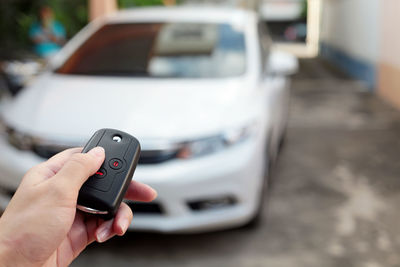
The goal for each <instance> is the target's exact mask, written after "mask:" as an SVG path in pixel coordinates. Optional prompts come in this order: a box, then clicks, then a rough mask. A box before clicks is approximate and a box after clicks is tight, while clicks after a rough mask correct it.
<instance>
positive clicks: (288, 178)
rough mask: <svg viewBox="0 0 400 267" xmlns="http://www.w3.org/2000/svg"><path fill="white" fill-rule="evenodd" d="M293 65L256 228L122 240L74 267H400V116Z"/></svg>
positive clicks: (314, 67) (324, 72)
mask: <svg viewBox="0 0 400 267" xmlns="http://www.w3.org/2000/svg"><path fill="white" fill-rule="evenodd" d="M301 65H302V70H301V72H300V73H299V74H298V75H297V76H296V77H295V80H294V88H293V98H292V109H291V121H290V124H289V129H288V133H287V139H286V143H285V145H284V147H283V150H282V153H281V155H280V157H279V160H278V162H277V164H276V166H275V169H274V171H273V183H272V187H271V188H270V196H269V198H268V199H267V200H266V202H267V203H266V205H265V206H264V213H263V221H262V224H261V225H260V226H259V227H258V228H255V229H237V230H229V231H224V232H216V233H208V234H199V235H160V234H148V233H130V234H128V235H126V236H125V237H123V238H114V239H112V240H111V241H109V242H107V243H106V244H101V245H99V244H94V245H92V246H90V247H89V248H88V249H87V250H86V251H85V252H84V253H83V254H82V255H81V256H80V257H79V258H78V260H77V261H76V262H75V263H74V264H73V266H90V265H91V266H114V267H117V266H146V267H151V266H163V267H167V266H193V267H194V266H273V267H289V266H290V267H299V266H304V267H306V266H307V267H312V266H315V267H321V266H341V267H344V266H360V267H380V266H382V267H383V266H400V212H399V207H400V193H399V192H400V161H399V159H400V113H399V112H397V111H395V110H394V109H391V108H390V107H389V106H388V105H386V104H384V103H382V102H381V101H380V100H378V99H377V98H376V97H374V96H373V95H371V94H369V93H367V92H366V90H367V89H366V88H365V87H364V86H363V85H362V84H361V83H359V82H356V81H353V80H351V79H348V78H347V77H345V76H343V75H342V74H340V73H338V72H337V71H335V70H333V69H332V68H331V67H329V66H327V65H325V64H324V63H323V62H321V61H318V60H310V61H302V63H301Z"/></svg>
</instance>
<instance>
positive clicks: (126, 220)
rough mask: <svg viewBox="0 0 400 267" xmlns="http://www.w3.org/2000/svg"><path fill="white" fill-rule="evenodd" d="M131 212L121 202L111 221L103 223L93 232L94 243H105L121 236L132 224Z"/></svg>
mask: <svg viewBox="0 0 400 267" xmlns="http://www.w3.org/2000/svg"><path fill="white" fill-rule="evenodd" d="M132 218H133V214H132V210H131V209H130V208H129V207H128V205H126V203H124V202H122V203H121V206H120V207H119V209H118V212H117V214H116V215H115V218H114V219H113V220H108V221H105V222H103V223H102V224H101V225H100V226H99V228H97V230H96V232H95V237H96V241H97V242H99V243H102V242H105V241H107V240H108V239H110V238H112V237H113V236H115V235H119V236H122V235H124V234H125V233H126V231H127V230H128V227H129V225H130V224H131V222H132Z"/></svg>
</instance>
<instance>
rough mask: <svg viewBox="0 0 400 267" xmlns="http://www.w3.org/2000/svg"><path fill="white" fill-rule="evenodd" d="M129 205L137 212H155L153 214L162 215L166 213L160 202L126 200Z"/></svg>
mask: <svg viewBox="0 0 400 267" xmlns="http://www.w3.org/2000/svg"><path fill="white" fill-rule="evenodd" d="M126 204H128V206H129V207H130V208H131V209H132V211H133V212H134V213H135V214H153V215H156V214H158V215H162V214H163V213H164V211H163V209H162V207H161V205H160V204H158V203H155V202H151V203H141V202H132V201H128V202H126Z"/></svg>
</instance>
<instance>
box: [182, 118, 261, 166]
mask: <svg viewBox="0 0 400 267" xmlns="http://www.w3.org/2000/svg"><path fill="white" fill-rule="evenodd" d="M254 132H255V123H252V124H250V125H247V126H246V127H240V128H235V129H230V130H228V131H226V132H224V133H222V134H219V135H215V136H211V137H208V138H202V139H198V140H194V141H190V142H185V143H183V144H182V147H181V149H180V150H179V152H178V154H177V157H178V158H181V159H188V158H193V157H198V156H204V155H207V154H211V153H215V152H217V151H220V150H222V149H225V148H227V147H230V146H233V145H235V144H238V143H241V142H243V141H245V140H246V139H248V138H249V137H250V136H252V135H253V134H254Z"/></svg>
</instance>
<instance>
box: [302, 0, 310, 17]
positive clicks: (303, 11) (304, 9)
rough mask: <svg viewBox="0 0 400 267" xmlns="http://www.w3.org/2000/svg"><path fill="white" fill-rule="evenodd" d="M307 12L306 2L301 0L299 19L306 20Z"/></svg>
mask: <svg viewBox="0 0 400 267" xmlns="http://www.w3.org/2000/svg"><path fill="white" fill-rule="evenodd" d="M307 11H308V1H307V0H303V3H302V10H301V18H303V19H305V20H307Z"/></svg>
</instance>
